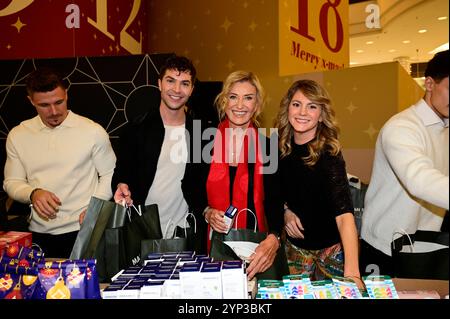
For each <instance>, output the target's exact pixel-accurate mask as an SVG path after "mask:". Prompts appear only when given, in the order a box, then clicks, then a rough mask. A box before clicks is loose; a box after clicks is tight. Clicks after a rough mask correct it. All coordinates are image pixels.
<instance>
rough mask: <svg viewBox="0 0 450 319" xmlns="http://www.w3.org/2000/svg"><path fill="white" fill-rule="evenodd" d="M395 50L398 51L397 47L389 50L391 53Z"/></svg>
mask: <svg viewBox="0 0 450 319" xmlns="http://www.w3.org/2000/svg"><path fill="white" fill-rule="evenodd" d="M395 51H397V50H395V49H390V50H389V52H390V53H392V52H395Z"/></svg>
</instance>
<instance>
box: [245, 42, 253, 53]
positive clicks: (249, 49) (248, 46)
mask: <svg viewBox="0 0 450 319" xmlns="http://www.w3.org/2000/svg"><path fill="white" fill-rule="evenodd" d="M253 48H254V47H253V45H251V43H249V44H247V46H246V49H247V51H248V52H250V51H252V50H253Z"/></svg>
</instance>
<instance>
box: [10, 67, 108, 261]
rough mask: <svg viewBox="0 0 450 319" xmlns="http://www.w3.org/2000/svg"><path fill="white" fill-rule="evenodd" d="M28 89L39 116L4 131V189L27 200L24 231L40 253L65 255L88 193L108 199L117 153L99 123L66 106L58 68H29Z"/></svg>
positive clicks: (66, 98) (29, 96)
mask: <svg viewBox="0 0 450 319" xmlns="http://www.w3.org/2000/svg"><path fill="white" fill-rule="evenodd" d="M27 93H28V99H29V100H30V102H31V104H32V105H33V106H34V107H35V108H36V111H37V113H38V115H37V116H36V117H34V118H32V119H29V120H26V121H23V122H22V123H20V124H19V125H18V126H16V127H14V128H13V129H12V130H11V131H10V132H9V134H8V138H7V141H6V152H7V159H6V163H5V179H4V181H3V188H4V190H5V191H6V192H7V193H8V195H9V196H10V197H11V198H13V199H14V200H16V201H19V202H21V203H29V204H30V207H31V215H30V225H29V229H30V231H32V233H33V242H34V243H37V244H38V245H39V246H40V247H41V248H42V249H43V251H44V253H45V255H46V256H47V257H61V258H68V257H69V255H70V252H71V250H72V247H73V244H74V242H75V239H76V236H77V233H78V230H79V229H80V224H79V215H80V214H81V213H82V212H84V211H85V210H86V208H87V206H88V204H89V201H90V198H91V196H95V197H98V198H101V199H106V200H109V199H110V198H111V197H112V192H111V187H110V184H111V178H112V175H113V172H114V167H115V162H116V156H115V154H114V151H113V149H112V147H111V143H110V141H109V137H108V134H107V133H106V131H105V130H104V129H103V128H102V127H101V126H100V125H99V124H97V123H95V122H93V121H91V120H90V119H88V118H85V117H82V116H80V115H77V114H75V113H73V112H72V111H70V110H68V108H67V100H68V96H67V89H66V85H65V83H64V81H63V79H62V77H61V76H60V75H59V74H58V73H57V72H55V71H54V70H51V69H49V68H41V69H38V70H35V71H34V72H32V73H31V74H30V75H29V76H28V78H27Z"/></svg>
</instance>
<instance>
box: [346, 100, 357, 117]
mask: <svg viewBox="0 0 450 319" xmlns="http://www.w3.org/2000/svg"><path fill="white" fill-rule="evenodd" d="M357 108H358V107H357V106H355V105H353V102H350V105H349V106H347V110H348V111H349V112H350V114H353V111H354V110H356V109H357Z"/></svg>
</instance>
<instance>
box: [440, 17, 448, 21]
mask: <svg viewBox="0 0 450 319" xmlns="http://www.w3.org/2000/svg"><path fill="white" fill-rule="evenodd" d="M438 20H439V21H442V20H447V17H438Z"/></svg>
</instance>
